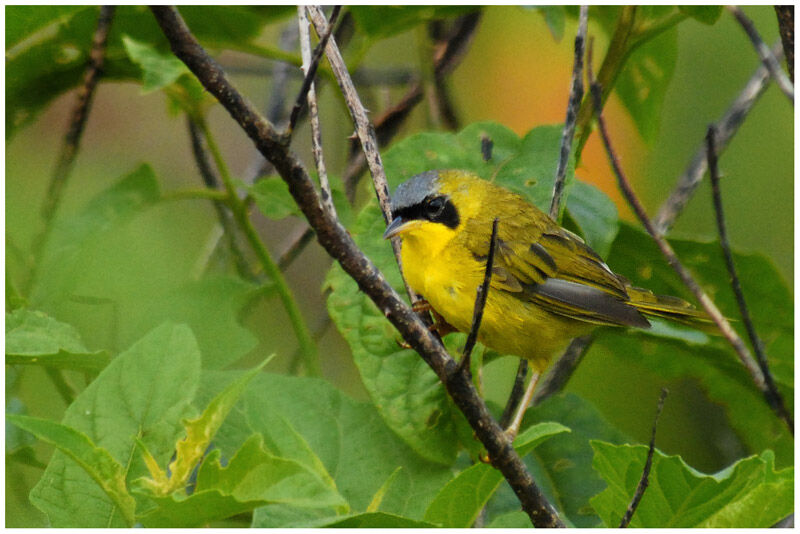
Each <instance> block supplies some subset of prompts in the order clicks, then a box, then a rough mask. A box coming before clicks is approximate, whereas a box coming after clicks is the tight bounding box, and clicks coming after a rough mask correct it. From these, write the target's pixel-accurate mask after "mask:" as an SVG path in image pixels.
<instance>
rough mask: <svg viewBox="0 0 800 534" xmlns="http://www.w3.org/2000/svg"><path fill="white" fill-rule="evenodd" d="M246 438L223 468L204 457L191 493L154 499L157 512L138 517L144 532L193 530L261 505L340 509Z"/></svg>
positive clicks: (301, 472)
mask: <svg viewBox="0 0 800 534" xmlns="http://www.w3.org/2000/svg"><path fill="white" fill-rule="evenodd" d="M262 445H263V443H262V438H261V436H260V435H257V434H256V435H253V436H251V437H250V438H249V439H248V440H247V441H246V442H245V443H244V445H242V447H241V449H239V451H237V452H236V454H235V455H234V456H233V457H232V458H231V459H230V462H228V465H227V466H226V467H223V466H222V465H221V463H220V451H219V450H218V449H217V450H214V451H213V452H212V453H211V454H209V455H208V457H206V459H205V461H204V462H203V464H202V466H201V467H200V471H199V472H198V475H197V486H196V488H195V490H194V492H193V493H192V494H191V495H189V496H186V495H185V494H183V492H175V493H173V494H172V495H170V496H165V497H156V498H154V499H153V500H154V501H155V502H156V503H157V505H158V507H157V508H156V509H155V510H153V511H151V512H149V513H148V514H146V515H145V516H143V517H142V518H141V521H142V523H143V524H144V525H145V526H147V527H171V528H176V527H183V528H185V527H194V526H201V525H204V524H207V523H208V522H210V521H214V520H220V519H225V518H227V517H230V516H232V515H235V514H238V513H242V512H245V511H249V510H252V509H254V508H256V507H257V506H261V505H264V504H266V503H284V504H290V505H294V506H301V507H310V508H327V507H332V506H342V505H343V504H345V501H344V499H343V498H342V497H341V495H339V494H338V493H337V492H336V491H335V489H332V488H331V487H330V486H329V485H328V484H326V483H325V482H324V481H323V480H320V479H319V477H317V475H316V474H315V473H313V472H311V471H309V470H307V469H306V468H305V467H303V466H302V465H301V464H299V463H297V462H295V461H293V460H287V459H285V458H279V457H277V456H273V455H271V454H269V453H268V452H267V451H265V450H264V448H263V446H262Z"/></svg>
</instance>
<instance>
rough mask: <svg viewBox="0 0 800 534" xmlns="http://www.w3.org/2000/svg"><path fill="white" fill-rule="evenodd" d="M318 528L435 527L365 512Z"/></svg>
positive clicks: (398, 517)
mask: <svg viewBox="0 0 800 534" xmlns="http://www.w3.org/2000/svg"><path fill="white" fill-rule="evenodd" d="M319 526H320V527H326V528H433V527H435V526H436V525H432V524H431V523H426V522H424V521H417V520H415V519H409V518H407V517H403V516H399V515H395V514H388V513H386V512H366V513H363V514H356V515H352V516H350V517H345V518H341V519H337V520H335V521H333V522H330V523H326V524H321V525H319Z"/></svg>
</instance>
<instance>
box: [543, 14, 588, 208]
mask: <svg viewBox="0 0 800 534" xmlns="http://www.w3.org/2000/svg"><path fill="white" fill-rule="evenodd" d="M588 23H589V6H581V11H580V16H579V22H578V33H577V35H575V60H574V63H573V67H572V82H571V83H570V90H569V100H568V101H567V118H566V119H565V120H564V130H563V131H562V133H561V150H560V151H559V158H558V167H556V179H555V181H554V182H553V198H552V199H551V200H550V218H551V219H553V220H555V221H557V220H558V214H559V212H560V210H561V196H562V195H563V193H564V182H565V178H566V176H567V162H568V161H569V154H570V152H571V151H572V140H573V138H574V137H575V123H576V122H577V120H578V110H579V109H580V106H581V100H582V99H583V50H584V46H585V43H586V26H587V24H588Z"/></svg>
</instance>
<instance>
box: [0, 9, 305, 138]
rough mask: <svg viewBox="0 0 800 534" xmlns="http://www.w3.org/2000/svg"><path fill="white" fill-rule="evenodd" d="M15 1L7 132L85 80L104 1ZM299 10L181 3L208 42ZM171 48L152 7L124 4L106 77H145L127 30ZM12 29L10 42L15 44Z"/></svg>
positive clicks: (217, 43)
mask: <svg viewBox="0 0 800 534" xmlns="http://www.w3.org/2000/svg"><path fill="white" fill-rule="evenodd" d="M57 9H58V8H54V7H52V6H9V7H8V8H7V9H6V17H7V21H8V22H10V24H11V31H10V33H11V37H10V39H11V40H12V41H13V43H14V44H15V45H16V46H13V47H12V48H10V49H8V50H7V52H6V136H7V137H11V136H12V135H13V134H14V132H15V131H16V130H17V129H18V128H20V127H22V126H24V125H25V124H27V123H29V122H30V121H31V120H33V119H34V118H35V117H36V115H37V114H38V113H39V112H40V111H41V110H42V109H44V107H45V106H46V105H47V104H49V103H50V102H51V101H52V100H53V99H54V98H55V97H57V96H58V95H60V94H62V93H64V92H66V91H68V90H70V89H72V88H73V87H76V86H77V85H79V84H80V83H81V82H82V80H83V74H84V70H85V68H86V64H87V62H88V59H89V51H90V48H91V44H92V37H93V35H94V32H95V29H96V28H97V17H98V14H99V9H98V7H97V6H85V7H83V6H81V7H78V8H71V9H60V10H57ZM291 11H294V8H292V7H291V6H275V7H274V6H269V7H265V6H181V8H180V12H181V15H183V17H184V19H185V20H186V22H187V24H188V25H189V27H190V28H191V30H192V32H193V33H194V34H195V35H196V36H197V38H198V39H200V41H201V42H203V43H204V44H205V45H209V46H213V47H218V48H241V47H245V46H246V45H247V44H248V43H249V42H250V41H252V40H253V39H254V38H255V37H257V36H258V35H259V34H260V33H261V30H262V28H263V27H264V25H265V24H268V23H270V22H273V21H274V20H276V19H278V18H280V17H283V16H284V15H286V14H288V13H290V12H291ZM126 35H127V36H130V37H131V38H133V39H135V40H136V41H138V42H141V43H149V44H151V45H154V46H155V47H156V48H159V49H161V50H168V49H169V47H168V45H167V41H166V38H165V37H164V35H163V33H162V32H161V30H160V28H159V27H158V24H156V21H155V19H154V18H153V15H152V13H150V10H149V8H147V7H146V6H117V7H116V9H115V13H114V19H113V22H112V25H111V31H110V33H109V37H108V45H107V49H106V54H105V64H104V66H103V78H102V79H104V80H105V79H112V80H120V79H122V80H135V79H139V78H140V77H141V71H140V69H139V67H138V66H137V65H135V64H133V63H132V62H131V60H130V58H129V57H128V55H127V54H126V52H125V49H124V47H123V43H122V38H123V36H126ZM8 39H9V37H8V35H7V45H8V42H9V41H8Z"/></svg>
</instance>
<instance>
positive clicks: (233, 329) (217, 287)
mask: <svg viewBox="0 0 800 534" xmlns="http://www.w3.org/2000/svg"><path fill="white" fill-rule="evenodd" d="M257 291H258V288H257V286H255V285H253V284H251V283H249V282H245V281H244V280H242V279H240V278H233V277H228V276H209V277H206V278H203V279H201V280H198V281H190V282H187V283H185V284H184V285H182V286H179V287H176V288H174V289H173V290H172V291H169V292H167V293H165V294H163V295H159V296H158V297H157V298H156V299H155V300H153V301H152V302H151V303H150V304H149V306H148V311H147V312H146V313H144V314H143V315H142V318H141V320H140V321H139V322H138V324H137V325H136V327H135V328H134V330H133V335H134V336H138V335H142V334H143V333H144V332H146V331H148V330H150V329H151V328H153V327H154V326H155V325H157V324H159V323H162V322H164V321H173V322H180V323H186V324H187V325H189V326H190V327H191V328H192V331H193V332H196V336H197V343H198V345H199V346H200V351H201V353H202V355H203V368H207V369H220V368H222V367H225V366H226V365H229V364H231V363H233V362H235V361H236V360H238V359H240V358H241V357H242V356H244V355H245V354H247V353H248V352H250V351H251V350H253V348H255V346H256V345H257V343H258V339H257V338H256V337H255V335H253V333H252V332H251V331H250V330H249V329H247V328H245V327H244V326H243V325H242V324H241V322H240V320H239V316H240V314H241V312H242V308H243V307H244V306H245V305H246V304H247V303H248V302H250V301H251V300H252V298H253V296H254V294H255V293H256V292H257Z"/></svg>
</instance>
